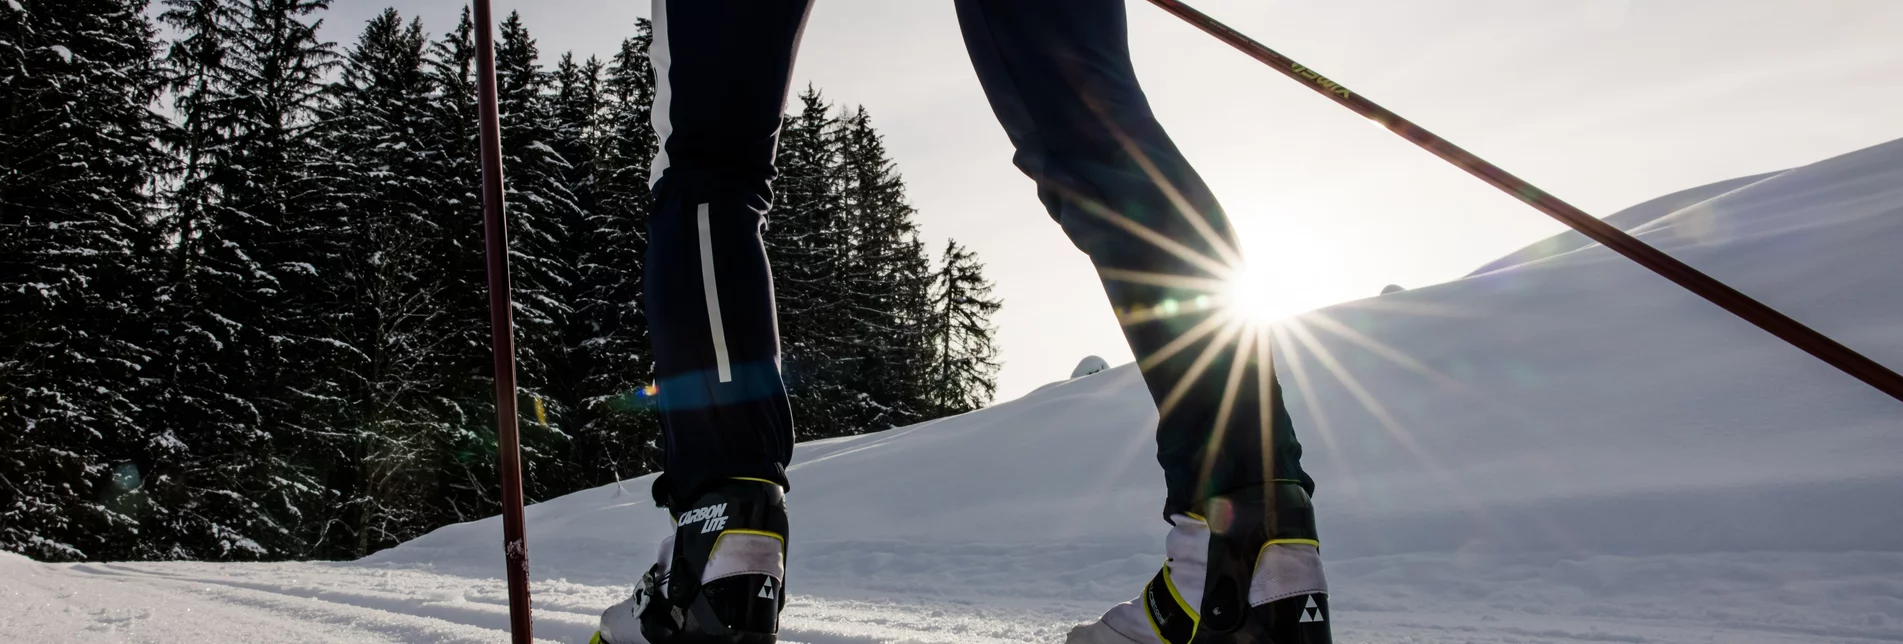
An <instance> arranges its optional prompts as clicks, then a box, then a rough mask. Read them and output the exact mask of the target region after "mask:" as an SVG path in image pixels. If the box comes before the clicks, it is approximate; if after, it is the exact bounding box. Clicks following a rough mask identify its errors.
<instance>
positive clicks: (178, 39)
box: [0, 0, 1000, 560]
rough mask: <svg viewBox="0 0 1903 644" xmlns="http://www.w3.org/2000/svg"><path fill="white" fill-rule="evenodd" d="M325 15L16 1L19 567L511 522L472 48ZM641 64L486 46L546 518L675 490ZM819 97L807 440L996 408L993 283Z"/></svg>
mask: <svg viewBox="0 0 1903 644" xmlns="http://www.w3.org/2000/svg"><path fill="white" fill-rule="evenodd" d="M327 8H328V0H164V1H163V2H162V3H161V5H160V6H158V7H148V6H147V4H146V1H145V0H0V422H3V423H4V424H3V425H0V549H6V550H10V551H14V552H19V553H24V554H28V555H31V556H34V557H38V558H41V559H47V560H81V559H86V560H100V559H197V560H254V559H301V558H354V557H359V556H362V555H365V554H368V553H370V552H374V551H375V550H378V549H381V548H385V547H388V546H390V545H394V544H396V543H400V542H402V541H404V540H406V539H409V538H412V537H415V536H417V535H419V534H421V533H423V532H425V531H428V530H430V529H433V528H435V527H437V526H441V525H444V524H446V523H451V522H457V521H467V520H472V519H477V518H481V517H483V516H487V515H489V514H492V513H493V512H494V511H495V510H496V508H497V507H498V492H497V487H496V485H497V484H496V481H495V478H496V477H495V460H496V458H495V448H496V436H495V429H494V404H493V400H492V399H491V396H492V387H493V378H492V377H493V373H492V366H491V356H490V353H489V326H488V318H487V308H486V307H487V295H486V277H485V264H484V261H483V255H482V252H483V243H482V242H483V240H482V227H481V206H482V204H481V195H480V189H479V183H478V178H479V175H480V170H479V167H478V162H477V159H478V157H477V128H476V91H475V87H476V82H475V77H474V72H475V57H476V47H475V38H474V29H475V28H474V25H473V24H472V21H471V20H470V17H469V15H468V12H467V11H466V10H465V12H464V14H463V15H462V17H461V20H460V21H459V22H458V23H457V24H456V25H454V27H453V28H451V29H450V30H448V31H447V32H445V33H442V34H440V35H432V34H430V33H429V32H426V31H425V30H424V27H423V25H422V23H421V22H420V21H419V20H416V19H407V20H406V19H405V18H404V17H403V16H400V15H399V14H398V13H397V12H396V11H395V10H393V9H392V10H386V11H385V12H383V13H382V14H381V15H379V16H377V17H376V18H375V19H373V20H370V21H369V22H368V23H367V24H366V25H364V27H363V29H362V31H361V32H360V33H359V34H358V35H357V36H356V37H355V39H354V41H351V42H348V43H345V44H341V45H339V44H336V43H330V42H325V41H324V40H323V39H322V38H321V37H320V35H319V27H320V26H321V20H322V14H323V11H324V10H325V9H327ZM153 9H156V11H154V10H153ZM155 15H156V21H155V20H154V18H153V16H155ZM161 29H162V31H161ZM161 33H163V36H161ZM652 37H653V34H652V30H651V27H650V25H649V24H648V23H647V22H646V21H641V22H640V23H638V24H637V25H635V28H634V33H633V35H632V36H631V37H630V38H628V39H627V40H625V41H624V42H623V43H622V44H621V46H620V48H619V50H618V51H616V52H615V53H614V54H613V55H612V56H611V57H609V58H608V59H607V60H600V59H597V58H588V59H585V60H583V59H577V58H576V57H575V56H573V55H572V54H564V55H562V56H560V57H559V58H557V59H555V60H554V62H553V64H552V65H547V64H544V62H543V59H542V56H541V54H540V51H539V48H538V46H537V43H536V41H535V39H534V38H533V37H531V35H530V33H529V31H528V29H527V27H525V26H524V25H523V24H522V21H521V20H520V19H519V17H517V16H515V15H510V16H509V17H508V18H507V19H506V20H505V21H504V22H503V23H502V24H501V26H500V35H499V37H498V40H497V50H496V62H497V73H498V88H499V92H500V105H501V110H502V118H503V149H504V154H505V164H506V167H507V177H508V180H509V185H508V193H507V200H508V203H509V207H510V215H511V219H510V234H511V236H512V239H511V243H512V246H511V251H510V260H511V262H512V264H513V279H514V297H515V310H514V312H513V313H514V316H515V321H516V325H517V328H516V334H517V335H516V345H517V348H518V367H517V368H518V372H519V378H520V384H521V388H522V395H521V399H520V400H519V401H518V403H519V404H518V406H519V407H520V408H521V409H522V410H523V411H522V418H521V419H520V421H519V422H520V425H521V427H522V432H523V464H524V477H525V480H524V486H525V492H526V494H527V496H528V497H529V499H531V500H539V499H546V498H550V497H553V496H555V495H559V494H563V493H567V492H571V491H574V490H578V489H583V488H586V487H590V486H595V485H601V484H605V483H609V482H613V481H617V480H620V479H624V478H627V477H631V476H634V475H637V474H642V473H645V472H649V471H653V470H654V469H656V468H657V467H658V464H659V460H660V453H659V450H660V429H659V426H658V421H657V415H656V414H655V413H654V410H653V408H652V405H651V402H650V401H651V397H652V396H653V393H654V389H653V382H652V378H651V373H652V364H651V361H650V358H649V355H648V346H647V336H646V329H647V323H646V319H645V318H644V313H643V306H642V295H641V259H642V257H643V255H644V254H645V251H646V217H647V211H648V208H649V201H650V199H651V195H650V194H649V192H648V168H649V163H650V160H651V159H652V157H653V156H654V154H655V149H656V143H657V142H656V140H655V133H654V131H653V126H652V125H651V123H650V112H649V106H650V104H651V102H652V100H653V96H654V91H655V89H654V88H655V85H654V77H653V74H654V73H653V70H652V68H651V67H650V66H649V64H648V60H647V57H646V51H647V47H648V44H649V42H650V41H651V40H652ZM799 98H800V101H799V103H798V104H797V105H795V106H794V107H795V108H797V109H796V111H795V113H793V114H790V115H788V116H787V117H786V120H785V124H784V128H783V132H782V137H781V145H780V151H779V164H780V169H781V176H780V178H779V179H778V180H777V181H776V183H775V192H776V199H775V206H774V211H773V213H772V214H771V215H770V220H771V223H770V225H769V228H768V230H767V231H766V234H765V238H766V244H767V246H768V250H769V253H770V257H771V258H772V259H771V261H772V269H773V271H774V274H775V278H776V288H777V294H778V299H779V307H780V308H779V313H780V321H781V330H782V334H783V345H784V351H785V362H784V367H785V379H786V381H787V384H788V386H789V389H790V393H791V396H792V402H793V407H794V413H795V418H796V420H797V421H798V423H799V425H800V438H802V439H811V438H821V437H828V436H840V435H850V434H859V433H864V432H868V431H877V430H881V429H885V428H889V427H894V426H899V425H904V424H910V423H914V422H918V421H922V420H927V419H930V418H935V417H939V416H944V415H948V414H955V413H961V412H964V411H969V410H971V409H974V408H977V407H979V406H982V405H984V404H986V403H988V402H989V401H990V399H991V396H992V395H993V391H994V389H995V374H996V371H997V368H998V359H997V352H996V347H995V344H994V328H993V326H992V323H991V317H992V315H993V314H994V313H995V312H996V311H997V310H998V308H999V306H1000V303H999V301H998V300H997V299H996V298H995V297H994V296H993V295H992V294H991V284H990V282H989V281H988V280H987V279H986V278H985V276H984V273H983V265H982V263H981V262H980V261H979V260H978V258H977V256H976V255H975V254H973V253H972V252H971V251H970V250H968V249H966V248H964V247H962V246H960V245H958V244H957V243H956V242H951V243H949V244H947V246H946V247H945V248H943V249H939V250H938V251H937V252H936V253H934V252H932V251H933V250H934V249H928V248H926V247H925V245H924V243H923V242H922V241H921V240H920V236H919V231H918V228H917V224H916V221H915V214H916V213H915V211H914V210H913V209H912V207H911V206H910V205H908V203H907V201H906V198H905V184H904V182H903V180H902V179H901V177H900V174H899V172H898V169H897V166H896V165H895V163H894V162H893V160H892V158H891V156H890V155H889V154H888V153H887V151H886V149H885V147H884V144H883V141H882V139H881V136H880V134H879V133H878V131H877V130H876V129H875V128H874V127H873V125H872V120H871V117H870V116H869V115H868V113H867V112H866V110H865V109H863V108H857V109H845V108H841V107H837V106H834V105H832V104H829V103H828V102H827V101H826V100H825V99H824V98H823V97H822V96H821V95H820V93H819V92H818V91H816V90H813V89H811V88H809V89H807V90H806V91H805V92H804V93H803V94H801V95H800V97H799Z"/></svg>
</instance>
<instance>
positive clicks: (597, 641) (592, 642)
mask: <svg viewBox="0 0 1903 644" xmlns="http://www.w3.org/2000/svg"><path fill="white" fill-rule="evenodd" d="M588 644H606V643H605V642H602V641H601V631H595V636H594V637H593V638H591V639H589V640H588Z"/></svg>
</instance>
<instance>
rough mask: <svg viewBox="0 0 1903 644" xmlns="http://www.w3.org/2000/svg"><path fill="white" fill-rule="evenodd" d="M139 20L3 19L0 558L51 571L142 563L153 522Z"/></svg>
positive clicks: (66, 15)
mask: <svg viewBox="0 0 1903 644" xmlns="http://www.w3.org/2000/svg"><path fill="white" fill-rule="evenodd" d="M144 9H145V7H144V3H143V2H136V1H130V0H24V1H22V2H14V3H8V4H4V5H0V68H4V69H6V70H8V71H7V73H6V74H5V76H4V78H3V79H0V433H4V434H6V436H7V437H8V438H7V440H6V441H5V442H4V444H0V549H4V550H10V551H15V552H22V553H27V554H31V555H34V556H36V557H40V558H43V559H80V558H104V557H123V556H127V555H129V554H132V553H131V552H130V551H129V550H128V549H127V547H126V546H127V544H129V543H130V542H131V541H132V540H134V539H136V538H137V535H138V531H139V521H140V519H141V518H142V515H143V514H144V503H143V501H142V497H143V492H142V491H141V489H140V483H141V481H142V478H143V476H144V475H145V474H146V472H147V470H146V469H145V468H146V467H147V466H148V465H149V464H150V463H149V460H148V459H147V458H146V457H145V449H144V444H145V441H144V438H145V437H144V436H143V434H142V432H141V430H140V427H139V420H140V415H141V414H142V412H143V406H144V405H145V404H146V402H147V390H148V388H149V382H148V381H147V376H146V375H145V371H146V367H147V366H148V364H149V361H150V360H151V358H152V346H153V345H152V343H153V340H154V338H152V337H151V336H150V334H149V328H150V325H149V324H148V322H147V320H146V317H147V316H148V315H150V313H151V310H152V308H153V307H154V306H155V302H154V301H153V300H152V298H151V295H152V293H153V291H154V286H155V284H156V279H155V275H154V273H153V270H152V269H153V265H152V263H151V260H152V259H153V256H154V255H155V254H156V253H157V250H158V246H159V237H158V235H157V234H156V231H155V230H154V229H153V227H152V226H151V225H150V224H149V219H150V217H151V216H152V214H153V212H154V207H153V206H154V204H153V201H152V198H151V194H150V192H149V190H148V187H149V186H150V183H151V181H152V179H153V177H154V176H155V173H156V172H158V171H159V170H160V169H161V164H162V159H161V158H160V157H159V156H158V155H156V154H155V152H156V151H155V148H154V147H153V145H152V143H153V140H154V138H155V137H156V135H157V132H158V130H159V129H160V128H161V127H163V123H162V121H161V120H160V119H159V118H158V117H157V116H156V115H155V114H154V113H153V111H152V110H151V109H150V106H151V105H152V103H153V101H154V100H155V99H156V92H157V89H158V82H157V81H158V79H159V77H158V75H157V73H156V71H157V70H156V66H155V65H154V56H155V54H156V51H157V50H156V44H155V41H154V38H153V37H154V32H153V28H152V26H151V25H150V24H149V23H148V22H147V21H146V19H145V18H144V17H143V13H144Z"/></svg>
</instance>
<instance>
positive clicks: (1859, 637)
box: [0, 141, 1903, 644]
mask: <svg viewBox="0 0 1903 644" xmlns="http://www.w3.org/2000/svg"><path fill="white" fill-rule="evenodd" d="M1608 220H1609V221H1613V222H1615V223H1616V224H1617V225H1619V226H1620V227H1621V228H1624V229H1626V230H1628V231H1630V232H1633V233H1634V234H1636V235H1638V236H1639V237H1640V238H1642V239H1645V240H1646V241H1648V242H1651V243H1653V244H1655V245H1657V246H1659V247H1660V248H1662V249H1664V250H1667V251H1668V252H1671V253H1673V254H1674V255H1675V256H1677V257H1679V258H1681V259H1683V260H1685V261H1686V262H1688V263H1691V264H1692V265H1694V266H1696V267H1698V268H1700V269H1701V270H1705V271H1707V272H1709V273H1711V274H1712V275H1714V276H1715V277H1718V278H1720V279H1722V280H1725V281H1727V282H1729V283H1731V284H1733V285H1735V286H1737V287H1738V288H1740V289H1741V290H1743V291H1745V292H1747V293H1750V294H1752V295H1754V296H1757V297H1759V298H1761V299H1763V300H1764V301H1765V302H1766V303H1767V304H1770V305H1772V306H1773V307H1776V308H1778V309H1780V310H1783V311H1785V312H1786V313H1788V314H1790V315H1792V316H1793V317H1796V318H1798V319H1800V320H1802V321H1804V322H1806V323H1808V324H1811V325H1814V326H1815V327H1816V328H1818V329H1819V330H1821V331H1823V332H1825V333H1828V334H1830V335H1832V336H1833V337H1836V338H1837V339H1839V340H1841V341H1843V342H1844V343H1845V344H1848V345H1850V346H1852V347H1853V348H1856V349H1858V350H1860V351H1863V352H1865V353H1866V354H1867V355H1870V356H1871V357H1873V358H1875V359H1877V360H1879V361H1881V362H1884V363H1885V364H1888V365H1891V366H1892V367H1897V366H1903V296H1899V295H1898V294H1899V293H1903V252H1899V251H1898V249H1903V141H1896V142H1890V143H1886V144H1882V145H1878V146H1875V147H1872V148H1868V149H1864V150H1860V151H1857V152H1853V153H1850V154H1846V155H1843V156H1840V157H1836V158H1833V159H1828V160H1824V161H1820V162H1818V163H1815V164H1812V165H1809V166H1805V167H1802V168H1797V169H1793V170H1789V171H1785V172H1779V173H1772V174H1768V175H1762V176H1757V177H1749V178H1745V179H1741V180H1736V181H1729V182H1722V183H1719V184H1713V185H1712V186H1706V187H1701V188H1694V189H1692V190H1688V191H1684V192H1681V193H1677V194H1674V195H1669V196H1668V197H1664V198H1661V199H1659V200H1654V201H1653V202H1648V203H1647V204H1641V205H1639V206H1635V207H1634V208H1633V209H1629V210H1627V211H1625V212H1622V213H1619V214H1615V215H1613V216H1611V217H1608ZM1568 235H1570V233H1569V234H1568ZM1282 340H1283V346H1281V347H1280V348H1279V349H1278V350H1279V351H1280V352H1281V353H1280V354H1279V355H1280V356H1281V361H1282V362H1281V365H1280V368H1281V369H1282V371H1283V374H1284V377H1285V378H1287V379H1288V381H1289V382H1290V383H1291V388H1292V390H1293V391H1296V392H1299V393H1298V394H1297V395H1295V396H1294V397H1293V399H1292V400H1291V401H1290V403H1291V406H1292V411H1293V413H1294V416H1295V420H1296V422H1297V423H1298V427H1299V428H1300V431H1301V432H1302V436H1303V440H1304V443H1305V445H1306V448H1307V458H1306V462H1307V463H1309V465H1310V467H1311V468H1312V470H1313V471H1314V474H1315V477H1316V478H1317V479H1318V480H1319V481H1320V482H1321V489H1320V492H1319V494H1318V495H1317V505H1318V508H1319V509H1320V514H1321V517H1322V526H1321V529H1322V534H1323V540H1324V547H1323V554H1324V557H1325V558H1326V559H1327V561H1328V566H1329V569H1328V573H1329V577H1330V582H1331V585H1332V590H1333V593H1334V601H1335V606H1336V608H1337V610H1338V611H1339V612H1338V613H1337V614H1336V615H1335V616H1334V620H1335V632H1336V636H1337V638H1338V640H1339V641H1341V642H1345V643H1354V642H1364V643H1370V644H1388V643H1397V644H1398V643H1403V642H1407V643H1419V642H1446V643H1458V644H1466V643H1487V644H1493V643H1499V644H1507V643H1521V644H1549V643H1550V644H1558V643H1578V642H1634V643H1665V644H1694V643H1710V642H1719V643H1777V644H1782V643H1797V642H1807V643H1815V642H1823V643H1846V644H1848V643H1870V642H1903V504H1899V502H1898V499H1903V409H1899V408H1898V407H1897V406H1896V403H1895V402H1894V401H1892V400H1890V399H1888V398H1886V397H1884V396H1883V395H1882V394H1880V393H1877V392H1875V391H1872V390H1868V389H1867V388H1865V387H1863V386H1862V385H1861V384H1860V383H1857V382H1856V381H1854V380H1852V379H1850V378H1848V377H1846V376H1843V375H1841V374H1838V373H1836V372H1834V371H1832V370H1831V369H1829V368H1828V367H1826V366H1823V365H1821V364H1818V363H1817V362H1816V361H1815V360H1813V359H1811V358H1810V357H1809V356H1807V355H1804V354H1803V353H1801V352H1799V351H1797V350H1795V349H1792V348H1789V347H1786V346H1782V345H1780V344H1778V343H1777V342H1776V341H1775V340H1773V339H1771V338H1770V337H1769V336H1767V335H1765V334H1763V333H1762V332H1760V331H1758V330H1756V329H1754V328H1751V327H1749V326H1748V325H1745V324H1743V323H1742V322H1738V321H1736V320H1734V319H1731V318H1730V317H1729V316H1728V314H1726V313H1724V312H1722V311H1719V310H1717V309H1716V308H1714V307H1711V306H1710V305H1708V304H1705V303H1704V302H1702V301H1699V300H1697V299H1696V298H1694V297H1692V296H1690V295H1688V294H1685V293H1682V292H1679V291H1677V290H1676V289H1675V288H1674V287H1672V286H1671V285H1670V284H1668V283H1666V282H1664V281H1663V280H1661V279H1658V278H1657V277H1655V276H1652V275H1650V274H1648V273H1646V272H1645V271H1644V270H1643V269H1640V268H1638V267H1635V266H1631V265H1629V264H1628V263H1626V262H1625V261H1624V260H1622V259H1620V258H1618V257H1616V256H1614V255H1612V254H1611V253H1609V252H1607V251H1606V250H1605V249H1603V248H1598V247H1596V246H1592V245H1590V244H1585V243H1580V242H1579V240H1576V239H1572V238H1570V237H1568V236H1567V235H1560V236H1557V237H1555V238H1554V239H1551V240H1548V241H1546V242H1542V243H1540V244H1536V245H1534V246H1531V247H1528V248H1527V249H1525V250H1522V251H1520V252H1516V253H1514V254H1512V255H1510V256H1508V257H1507V258H1504V259H1502V260H1501V261H1499V262H1495V263H1493V264H1490V265H1488V266H1487V267H1486V268H1485V269H1483V270H1482V271H1481V272H1479V273H1477V274H1475V275H1473V276H1469V277H1467V278H1464V279H1461V280H1458V281H1454V282H1450V283H1447V284H1441V285H1436V286H1430V287H1425V288H1418V289H1414V290H1410V291H1405V292H1402V293H1396V294H1393V295H1386V296H1382V297H1379V298H1372V299H1369V300H1364V301H1361V302H1351V303H1346V304H1343V305H1339V306H1336V307H1331V308H1329V309H1325V310H1322V311H1318V312H1315V313H1311V314H1308V315H1306V316H1303V317H1301V318H1298V319H1297V320H1296V321H1295V323H1293V324H1291V325H1290V327H1289V328H1288V330H1287V331H1286V332H1284V333H1283V334H1282ZM1154 413H1155V412H1154V410H1153V408H1152V407H1151V406H1150V404H1149V402H1148V400H1147V398H1146V396H1145V395H1144V393H1143V391H1142V389H1141V383H1140V381H1139V380H1138V378H1137V377H1136V374H1135V372H1134V370H1133V369H1132V368H1131V367H1130V366H1128V365H1126V366H1124V367H1120V368H1117V369H1112V370H1110V371H1107V372H1103V373H1099V374H1095V375H1091V376H1087V377H1084V378H1079V379H1076V380H1070V381H1064V382H1059V383H1053V384H1052V385H1050V386H1047V387H1045V388H1043V389H1040V390H1038V391H1036V392H1034V393H1032V394H1030V395H1027V396H1025V397H1024V398H1021V399H1018V400H1014V401H1010V402H1006V403H1002V404H999V405H996V406H993V407H992V408H989V409H986V410H983V411H979V412H974V413H971V414H967V415H964V416H959V417H955V418H949V419H943V420H940V421H935V422H931V423H925V424H922V425H917V426H912V427H905V428H899V429H894V430H890V431H887V432H881V433H878V434H871V435H866V436H858V437H851V438H844V439H834V440H828V441H818V442H813V443H805V444H802V445H800V446H799V448H798V450H797V455H796V457H795V460H794V467H793V470H792V473H791V474H792V477H793V481H794V486H795V487H794V489H793V491H792V493H791V494H790V495H789V503H790V504H791V505H792V512H793V515H794V518H793V528H792V530H793V549H792V561H791V564H790V568H789V573H788V576H789V579H788V581H789V584H790V588H791V589H792V591H793V593H794V594H793V596H792V599H791V603H790V605H789V609H788V612H787V614H786V616H785V628H784V640H786V641H789V642H803V643H806V644H830V643H861V642H906V643H915V642H916V643H924V642H945V643H991V642H1053V641H1061V638H1062V634H1063V633H1064V631H1065V630H1067V629H1068V627H1069V626H1070V625H1071V624H1072V623H1075V622H1077V621H1081V620H1085V619H1089V618H1091V617H1093V616H1094V615H1096V614H1097V613H1098V612H1101V611H1102V610H1103V608H1104V607H1106V606H1108V605H1109V604H1111V603H1114V602H1116V601H1121V600H1123V599H1126V598H1128V597H1129V596H1131V595H1133V594H1134V593H1135V592H1136V591H1137V589H1138V588H1139V587H1140V586H1141V584H1142V583H1143V582H1144V581H1145V580H1147V578H1148V577H1149V575H1151V574H1153V573H1154V571H1155V569H1156V566H1157V565H1158V564H1159V563H1160V561H1161V543H1160V537H1161V535H1162V530H1163V524H1162V522H1161V521H1160V519H1159V518H1158V517H1157V516H1156V510H1157V508H1158V506H1159V505H1160V502H1161V489H1160V487H1161V476H1160V472H1159V471H1158V470H1157V468H1156V465H1155V464H1154V462H1153V460H1152V458H1151V454H1152V450H1153V446H1152V444H1151V443H1150V436H1149V427H1150V426H1151V424H1152V423H1153V422H1154ZM647 484H648V479H647V478H645V477H644V478H641V479H635V480H631V481H627V482H624V483H622V484H619V485H609V486H605V487H601V488H596V489H592V490H584V491H581V492H577V493H575V494H571V495H568V496H564V497H561V498H558V499H552V500H549V501H547V502H544V503H539V504H536V505H533V506H531V507H530V508H529V509H528V513H527V520H528V525H529V535H528V538H529V545H530V563H531V566H532V574H533V577H534V586H533V590H534V597H535V600H536V633H537V635H539V636H540V637H541V638H543V639H544V640H545V641H551V642H585V641H586V640H587V637H588V636H589V635H590V634H591V633H592V630H593V627H594V621H595V615H596V613H597V612H598V611H599V610H600V609H601V608H602V607H604V606H607V605H609V604H611V603H613V602H615V601H618V600H620V599H622V598H623V597H624V596H625V595H626V593H627V592H628V591H629V584H630V583H631V582H632V580H633V579H634V578H635V577H636V576H638V575H639V573H640V571H641V570H642V569H644V568H645V567H646V565H647V564H648V563H650V562H652V561H653V556H654V549H655V546H656V544H657V543H658V540H659V538H660V537H661V536H662V534H663V533H664V531H665V529H666V525H667V520H666V517H665V516H664V515H663V513H662V512H660V511H659V510H656V509H655V508H653V507H652V503H651V502H650V501H649V500H648V497H647V492H646V491H647ZM501 541H502V539H501V535H500V526H499V523H498V522H497V521H496V520H495V519H493V518H491V519H487V520H483V521H476V522H472V523H466V524H459V525H454V526H448V527H445V528H442V529H440V530H437V531H435V532H433V533H431V534H429V535H426V536H424V537H421V538H418V539H416V540H414V541H411V542H409V543H406V544H404V545H402V546H399V547H397V548H393V549H390V550H387V551H384V552H381V553H378V554H376V555H373V556H371V557H369V558H367V559H365V560H363V561H358V562H349V563H274V564H210V563H190V562H178V563H89V564H62V565H49V564H40V563H35V562H31V561H28V560H26V559H24V558H21V557H18V556H14V555H9V554H0V642H258V641H271V642H499V641H503V640H504V635H503V634H502V632H501V631H502V629H503V628H504V627H505V626H506V624H507V607H506V599H505V594H504V591H503V585H502V582H501V580H500V578H501V556H500V544H501Z"/></svg>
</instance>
